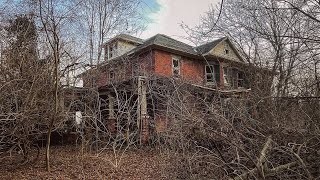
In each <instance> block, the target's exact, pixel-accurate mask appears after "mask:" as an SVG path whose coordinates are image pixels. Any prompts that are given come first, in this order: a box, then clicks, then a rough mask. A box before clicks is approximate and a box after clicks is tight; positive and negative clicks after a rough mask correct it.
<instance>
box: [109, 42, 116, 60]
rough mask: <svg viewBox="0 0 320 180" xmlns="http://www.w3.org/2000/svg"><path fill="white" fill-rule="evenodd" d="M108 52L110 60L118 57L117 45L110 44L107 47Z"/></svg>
mask: <svg viewBox="0 0 320 180" xmlns="http://www.w3.org/2000/svg"><path fill="white" fill-rule="evenodd" d="M107 50H108V53H107V54H108V59H111V58H112V57H114V56H116V51H117V44H116V43H114V44H110V45H108V47H107Z"/></svg>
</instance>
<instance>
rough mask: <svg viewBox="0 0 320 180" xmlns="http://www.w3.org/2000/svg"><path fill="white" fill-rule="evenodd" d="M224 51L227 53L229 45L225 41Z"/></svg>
mask: <svg viewBox="0 0 320 180" xmlns="http://www.w3.org/2000/svg"><path fill="white" fill-rule="evenodd" d="M224 53H225V54H226V55H228V54H229V53H230V46H229V44H227V43H226V42H225V43H224Z"/></svg>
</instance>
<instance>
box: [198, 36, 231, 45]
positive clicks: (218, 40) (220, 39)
mask: <svg viewBox="0 0 320 180" xmlns="http://www.w3.org/2000/svg"><path fill="white" fill-rule="evenodd" d="M224 39H228V37H227V36H224V37H221V38H219V39H216V40H213V41H209V42H207V43H204V44H201V45H199V46H196V48H198V47H201V46H205V45H208V44H210V43H213V42H220V41H222V40H224Z"/></svg>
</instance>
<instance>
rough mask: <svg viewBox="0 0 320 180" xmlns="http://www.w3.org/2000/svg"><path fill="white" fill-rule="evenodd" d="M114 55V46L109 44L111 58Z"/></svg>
mask: <svg viewBox="0 0 320 180" xmlns="http://www.w3.org/2000/svg"><path fill="white" fill-rule="evenodd" d="M112 56H113V47H112V46H109V59H110V58H112Z"/></svg>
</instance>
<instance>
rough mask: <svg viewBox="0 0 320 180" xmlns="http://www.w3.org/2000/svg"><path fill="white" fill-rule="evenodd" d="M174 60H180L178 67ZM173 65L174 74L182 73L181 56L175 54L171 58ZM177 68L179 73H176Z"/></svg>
mask: <svg viewBox="0 0 320 180" xmlns="http://www.w3.org/2000/svg"><path fill="white" fill-rule="evenodd" d="M173 61H178V67H174V63H173ZM171 67H172V75H173V76H179V75H180V74H181V57H180V56H175V55H172V58H171ZM175 70H177V71H178V74H175V73H174V72H175Z"/></svg>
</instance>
